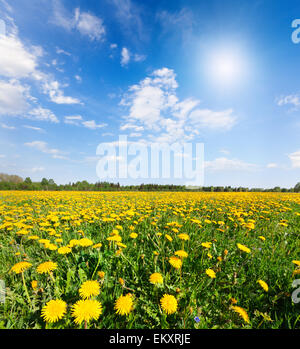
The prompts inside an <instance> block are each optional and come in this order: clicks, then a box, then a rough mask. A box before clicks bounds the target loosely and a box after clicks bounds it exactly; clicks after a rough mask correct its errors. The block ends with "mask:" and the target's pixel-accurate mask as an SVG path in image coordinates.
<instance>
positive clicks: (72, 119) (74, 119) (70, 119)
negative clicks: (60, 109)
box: [64, 115, 83, 126]
mask: <svg viewBox="0 0 300 349" xmlns="http://www.w3.org/2000/svg"><path fill="white" fill-rule="evenodd" d="M82 120H83V119H82V116H81V115H71V116H65V119H64V123H65V124H69V125H76V126H79V125H80V122H81V121H82Z"/></svg>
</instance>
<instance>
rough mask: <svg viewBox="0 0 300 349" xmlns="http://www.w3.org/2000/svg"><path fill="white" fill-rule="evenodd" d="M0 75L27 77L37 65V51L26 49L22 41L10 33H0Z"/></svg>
mask: <svg viewBox="0 0 300 349" xmlns="http://www.w3.org/2000/svg"><path fill="white" fill-rule="evenodd" d="M0 52H1V54H0V75H2V76H5V77H8V78H18V79H19V78H24V77H29V76H30V75H31V74H32V73H33V72H34V71H35V69H36V67H37V58H38V55H34V54H33V52H35V53H39V54H40V52H37V51H34V50H32V48H31V49H26V48H25V47H24V45H23V44H22V42H21V41H20V40H19V39H18V38H17V37H15V36H12V35H10V36H9V35H0Z"/></svg>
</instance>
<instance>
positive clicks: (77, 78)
mask: <svg viewBox="0 0 300 349" xmlns="http://www.w3.org/2000/svg"><path fill="white" fill-rule="evenodd" d="M74 78H75V79H76V80H77V81H78V82H82V77H81V76H79V75H74Z"/></svg>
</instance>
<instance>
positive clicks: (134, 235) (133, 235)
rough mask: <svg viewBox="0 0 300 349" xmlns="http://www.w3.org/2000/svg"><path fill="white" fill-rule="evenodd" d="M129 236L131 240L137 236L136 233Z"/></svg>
mask: <svg viewBox="0 0 300 349" xmlns="http://www.w3.org/2000/svg"><path fill="white" fill-rule="evenodd" d="M129 236H130V237H131V238H132V239H136V238H137V236H138V234H137V233H131V234H130V235H129Z"/></svg>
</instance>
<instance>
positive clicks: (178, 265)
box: [169, 256, 182, 269]
mask: <svg viewBox="0 0 300 349" xmlns="http://www.w3.org/2000/svg"><path fill="white" fill-rule="evenodd" d="M169 263H170V264H171V265H172V267H174V268H175V269H180V268H181V266H182V260H181V259H180V258H178V257H175V256H173V257H170V258H169Z"/></svg>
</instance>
